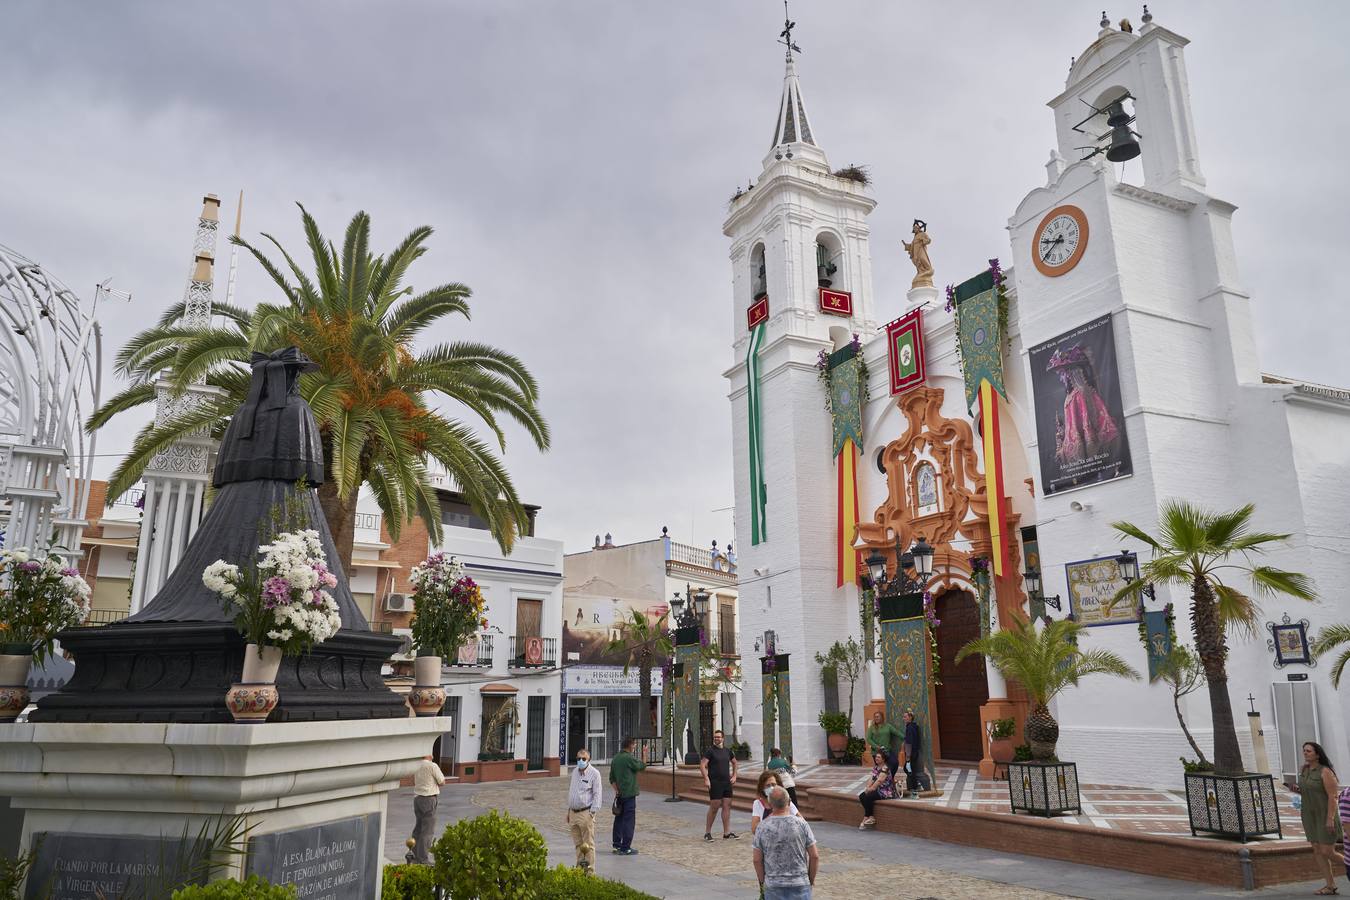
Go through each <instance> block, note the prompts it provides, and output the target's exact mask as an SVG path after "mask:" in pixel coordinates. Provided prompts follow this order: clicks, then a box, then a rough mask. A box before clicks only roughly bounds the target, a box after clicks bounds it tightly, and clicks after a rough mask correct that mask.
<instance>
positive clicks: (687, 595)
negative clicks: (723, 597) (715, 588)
mask: <svg viewBox="0 0 1350 900" xmlns="http://www.w3.org/2000/svg"><path fill="white" fill-rule="evenodd" d="M708 600H709V596H708V592H707V591H705V590H704V589H703V588H698V589H697V590H695V589H694V588H691V587H690V586H689V585H688V584H687V583H686V584H685V586H684V597H681V596H680V592H679V591H676V592H675V597H674V599H672V600H671V601H670V608H671V610H672V611H673V612H674V613H675V627H676V628H697V627H698V626H699V625H700V624H702V622H703V617H704V616H705V615H707V613H708ZM687 601H688V602H687Z"/></svg>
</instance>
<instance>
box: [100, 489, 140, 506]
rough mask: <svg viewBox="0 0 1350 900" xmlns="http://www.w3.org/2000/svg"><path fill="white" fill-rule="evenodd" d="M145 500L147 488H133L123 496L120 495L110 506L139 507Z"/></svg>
mask: <svg viewBox="0 0 1350 900" xmlns="http://www.w3.org/2000/svg"><path fill="white" fill-rule="evenodd" d="M144 501H145V488H132V489H131V490H129V491H127V492H126V493H125V494H123V495H122V496H120V497H118V498H117V499H116V500H114V501H113V502H112V503H109V504H108V505H109V506H132V507H139V506H140V505H141V504H142V503H143V502H144Z"/></svg>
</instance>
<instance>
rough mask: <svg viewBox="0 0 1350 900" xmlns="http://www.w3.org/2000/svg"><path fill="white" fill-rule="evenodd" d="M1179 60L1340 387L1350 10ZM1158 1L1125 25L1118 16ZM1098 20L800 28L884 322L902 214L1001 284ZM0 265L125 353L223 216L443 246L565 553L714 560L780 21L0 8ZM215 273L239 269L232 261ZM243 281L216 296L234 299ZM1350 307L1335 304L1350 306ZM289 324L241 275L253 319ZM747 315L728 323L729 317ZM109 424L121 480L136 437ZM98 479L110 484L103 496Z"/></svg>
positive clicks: (105, 6) (823, 130) (1254, 243)
mask: <svg viewBox="0 0 1350 900" xmlns="http://www.w3.org/2000/svg"><path fill="white" fill-rule="evenodd" d="M1152 8H1153V12H1154V15H1155V17H1156V21H1157V22H1158V23H1159V24H1161V25H1164V26H1166V27H1168V28H1171V29H1172V30H1174V31H1177V32H1179V33H1181V34H1183V35H1186V36H1187V37H1189V38H1191V39H1192V40H1193V41H1194V43H1193V44H1192V45H1191V46H1190V47H1189V48H1188V49H1187V63H1188V66H1189V73H1190V82H1191V89H1192V96H1193V103H1194V111H1195V121H1196V126H1197V128H1198V130H1199V140H1200V152H1201V157H1202V163H1201V164H1202V167H1203V170H1204V172H1205V175H1206V176H1207V178H1208V181H1209V188H1210V190H1211V192H1212V193H1214V194H1215V195H1216V196H1219V197H1222V198H1224V199H1226V200H1229V201H1232V202H1234V203H1236V204H1237V205H1238V206H1239V207H1240V209H1239V212H1238V213H1237V216H1236V220H1235V238H1236V241H1237V249H1238V254H1239V256H1238V258H1239V265H1240V268H1241V271H1242V275H1243V278H1244V281H1245V283H1246V286H1247V288H1248V289H1249V290H1250V291H1251V292H1252V294H1253V297H1254V306H1255V315H1256V321H1257V324H1258V327H1259V335H1258V341H1259V345H1260V349H1261V353H1262V359H1263V366H1264V368H1265V369H1266V370H1267V371H1271V372H1278V373H1281V374H1288V375H1293V376H1297V377H1301V378H1305V379H1309V380H1313V381H1318V382H1322V383H1330V384H1337V385H1350V354H1346V353H1345V352H1344V335H1345V334H1346V333H1347V331H1350V304H1348V303H1347V302H1346V295H1347V292H1346V289H1345V287H1344V285H1343V284H1342V283H1341V282H1337V281H1336V278H1337V277H1339V276H1338V274H1337V273H1340V272H1342V271H1343V266H1344V253H1345V252H1346V251H1345V244H1346V241H1347V238H1350V212H1347V210H1348V209H1350V203H1348V202H1347V201H1348V200H1350V198H1348V197H1347V193H1350V192H1348V191H1347V180H1346V174H1345V167H1344V162H1343V160H1344V158H1345V148H1346V146H1347V144H1350V126H1348V125H1347V117H1346V116H1345V115H1344V114H1343V107H1344V104H1343V103H1340V102H1338V99H1339V97H1340V95H1341V93H1343V91H1344V88H1345V86H1346V85H1347V84H1350V55H1347V54H1346V53H1345V52H1344V38H1345V35H1346V33H1347V32H1350V4H1318V5H1313V4H1283V3H1273V2H1269V0H1263V2H1250V3H1238V2H1195V0H1187V2H1186V3H1184V4H1183V3H1179V2H1176V0H1159V2H1157V3H1154V4H1152ZM1139 12H1140V11H1139V9H1138V8H1137V5H1136V4H1131V5H1130V6H1129V7H1117V8H1112V9H1110V10H1109V13H1110V15H1111V17H1112V20H1113V21H1116V20H1118V19H1119V18H1120V17H1121V16H1130V17H1131V18H1132V19H1134V21H1135V23H1136V25H1137V24H1138V16H1139ZM1100 13H1101V6H1100V4H1093V5H1087V4H1083V3H1066V2H1056V3H1050V2H1034V0H1033V2H1026V3H1020V4H1017V5H1015V6H1010V5H1008V4H1005V3H992V2H991V3H984V4H977V3H961V4H952V3H931V2H926V3H918V2H895V0H886V2H882V0H874V2H864V0H829V2H823V0H797V2H796V3H794V5H793V10H792V15H793V18H794V19H796V20H797V22H798V26H799V27H798V30H797V38H798V41H799V43H800V44H801V46H802V48H803V51H804V53H803V55H802V57H801V60H800V62H799V65H798V71H799V73H800V75H801V78H802V83H803V91H804V95H805V98H806V101H807V107H808V111H809V114H810V116H811V124H812V127H813V130H814V132H815V135H816V137H817V139H818V140H819V142H820V143H821V145H822V146H823V148H824V149H825V151H826V152H827V153H828V154H829V157H830V162H831V163H832V164H833V165H835V166H836V167H837V166H841V165H844V164H846V163H851V162H853V163H859V164H863V165H867V166H868V167H870V170H871V172H872V175H873V177H874V179H875V185H874V186H873V188H872V190H873V193H874V196H875V197H876V199H877V200H878V202H879V205H878V207H877V210H876V211H875V212H874V213H873V214H872V217H871V225H872V236H873V251H872V253H873V270H874V273H875V279H876V281H875V290H876V292H877V296H878V297H879V298H880V311H881V317H882V318H883V320H884V319H885V318H889V316H888V315H887V313H889V312H894V313H896V314H898V313H899V312H900V309H901V302H902V299H903V295H904V291H905V289H906V288H907V287H908V282H909V278H910V277H911V275H912V268H911V267H910V264H909V261H908V258H907V257H906V256H905V255H904V253H903V251H902V250H901V249H900V245H899V242H900V240H901V238H902V237H905V236H907V226H908V223H909V222H910V220H911V219H913V218H914V217H915V216H919V217H922V218H925V219H926V220H927V221H928V222H929V223H930V229H931V231H932V233H933V234H934V237H935V240H934V244H933V247H932V256H933V260H934V264H935V267H936V269H937V280H938V282H939V283H946V282H949V281H957V280H960V279H961V278H963V277H965V276H966V275H968V274H970V273H971V272H972V271H974V270H976V269H978V268H979V267H980V266H982V265H983V261H984V260H985V259H986V258H987V257H990V256H995V255H998V256H1003V257H1005V258H1006V257H1007V255H1008V250H1007V238H1006V232H1005V230H1004V229H1005V225H1006V222H1007V218H1008V216H1009V214H1010V213H1011V212H1012V210H1013V209H1014V207H1015V206H1016V204H1017V202H1018V201H1019V200H1020V199H1021V198H1022V197H1023V196H1024V195H1025V194H1026V192H1027V191H1028V190H1030V189H1031V188H1034V187H1036V186H1038V185H1040V184H1042V183H1043V182H1044V177H1045V170H1044V168H1043V164H1044V162H1045V160H1046V158H1047V155H1048V150H1049V148H1050V147H1051V146H1052V144H1053V143H1054V132H1053V122H1052V119H1051V115H1050V112H1049V110H1048V109H1046V107H1045V102H1046V101H1047V100H1049V99H1050V98H1052V97H1054V96H1055V95H1056V94H1057V93H1059V92H1060V91H1061V90H1062V89H1063V87H1064V78H1065V75H1066V73H1067V68H1068V64H1069V59H1070V57H1072V56H1075V55H1077V54H1079V53H1080V52H1081V51H1082V50H1083V49H1084V48H1085V47H1086V46H1087V45H1088V44H1089V43H1091V42H1092V41H1093V39H1094V38H1095V36H1096V32H1097V20H1098V18H1099V17H1100ZM5 18H6V30H7V32H8V37H7V38H6V42H5V51H4V53H3V54H0V106H3V109H4V113H5V117H4V118H5V127H4V135H5V140H4V141H3V143H0V161H2V162H0V243H4V244H7V245H9V246H11V247H13V248H15V249H17V250H19V251H21V252H22V253H24V254H26V255H27V256H29V257H32V258H34V259H36V260H38V261H40V262H41V263H43V264H44V265H46V266H47V267H48V268H49V269H50V270H51V271H52V272H54V273H55V274H56V275H57V276H59V277H60V278H62V279H64V280H65V281H66V282H67V283H68V284H69V285H71V286H72V287H74V288H75V289H76V290H77V291H79V292H81V293H84V294H88V293H90V292H92V286H93V285H94V283H95V282H97V281H101V280H102V279H104V278H108V277H111V278H112V279H113V286H114V287H115V288H120V289H122V290H129V291H131V292H132V294H133V299H132V301H131V303H130V304H129V305H120V306H113V307H109V308H107V309H106V310H105V313H104V316H103V321H104V324H105V340H106V342H107V343H106V348H105V349H106V351H107V353H106V355H107V356H109V357H111V356H112V354H113V352H114V351H115V350H116V348H118V347H120V346H121V344H122V343H123V341H125V339H126V338H127V337H128V336H129V335H131V334H132V333H133V332H134V331H135V330H137V329H138V328H140V327H143V326H144V325H145V324H147V323H148V322H149V321H150V320H152V319H154V318H156V317H157V316H158V315H159V313H160V311H161V310H162V308H163V307H164V306H165V305H166V304H168V303H171V302H174V301H176V300H178V299H179V298H180V297H181V295H182V292H183V286H184V282H185V278H186V275H187V272H188V268H189V262H190V250H191V240H192V229H193V227H194V225H195V219H196V216H197V213H198V210H199V209H200V198H201V195H202V194H203V193H205V192H208V191H209V192H214V193H217V194H219V195H220V196H221V197H222V199H223V200H224V201H225V208H224V210H223V211H222V212H223V216H222V218H225V219H228V220H230V221H232V220H233V216H234V198H235V197H236V195H237V194H238V192H239V191H240V190H241V189H242V190H244V191H245V214H244V231H245V232H246V234H247V235H248V236H256V235H257V234H258V232H260V231H268V232H271V233H273V234H275V235H276V236H277V237H278V238H279V239H280V240H281V241H282V242H283V243H284V244H286V245H287V246H296V247H299V246H301V245H302V238H301V235H300V229H299V218H298V214H297V212H296V209H295V206H294V203H295V202H296V201H300V202H303V203H304V204H305V205H306V207H308V208H309V209H310V210H311V211H312V212H313V213H314V214H315V215H316V216H317V218H318V219H319V221H320V223H321V225H322V227H323V228H324V229H325V230H326V231H327V232H329V233H330V234H333V235H335V236H337V237H338V238H339V239H340V235H341V231H342V229H343V228H344V227H345V225H346V222H347V220H348V219H349V218H350V217H351V215H352V214H353V213H354V212H355V211H357V210H359V209H364V210H366V211H367V212H369V213H370V214H371V216H372V217H373V221H374V228H375V245H376V247H377V248H388V247H391V246H392V245H393V244H394V243H395V242H396V241H397V240H398V239H399V238H400V237H402V235H404V234H405V233H406V232H407V231H408V230H409V229H410V228H411V227H413V226H415V225H418V224H423V223H425V224H429V225H431V226H433V227H434V228H435V232H436V233H435V235H434V236H433V238H432V240H431V248H432V252H431V253H430V254H428V255H427V256H426V257H424V258H423V260H422V261H420V262H419V263H418V265H417V267H415V268H414V269H413V270H412V273H411V282H412V283H413V284H414V285H416V286H424V287H426V286H431V285H433V284H438V283H441V282H444V281H450V280H457V281H463V282H465V283H467V284H469V285H471V286H472V287H473V289H474V293H475V298H474V306H473V312H474V316H473V321H472V322H471V323H467V324H462V323H459V322H455V323H453V326H452V328H453V330H451V331H448V332H447V333H445V334H443V335H437V336H436V337H437V338H438V339H454V338H458V337H472V338H475V339H480V340H487V341H490V342H492V343H495V344H497V345H499V346H501V347H503V348H506V349H509V350H511V351H513V352H515V353H517V354H518V355H520V356H521V357H522V358H523V359H524V360H525V361H526V362H527V363H528V364H529V366H530V367H531V369H532V370H533V371H534V373H535V374H536V376H537V377H538V378H539V380H540V382H541V384H542V386H543V392H544V393H543V408H544V411H545V414H546V415H547V417H548V418H549V420H550V423H551V425H552V428H553V434H554V447H553V449H552V451H551V452H549V453H548V454H546V455H541V454H539V453H537V452H535V451H534V450H533V449H532V448H531V447H530V445H529V444H528V442H527V441H525V440H524V439H523V438H521V437H520V436H517V437H516V439H515V440H514V441H513V442H512V443H511V444H510V446H509V447H508V454H507V461H508V463H509V465H510V467H511V469H512V471H513V472H514V473H515V477H516V479H517V484H518V487H519V488H520V491H521V494H522V495H523V497H524V498H525V499H526V500H527V501H528V502H533V503H538V504H541V505H542V506H543V508H544V509H543V514H542V518H541V524H540V533H541V534H542V535H545V536H549V537H557V538H562V539H564V540H565V541H566V542H567V547H568V550H569V551H570V550H576V549H583V548H584V547H586V546H589V545H590V542H591V540H592V537H593V536H594V535H595V534H596V533H604V532H606V531H612V532H613V534H614V537H615V540H616V541H619V542H627V541H633V540H641V539H644V538H648V537H653V536H655V535H656V534H658V533H659V532H660V529H661V526H662V525H669V526H670V528H671V531H672V533H673V534H674V535H675V536H676V537H677V538H679V539H681V540H686V541H689V542H691V543H696V544H700V545H702V544H706V543H707V541H708V540H710V539H712V538H714V537H716V538H718V539H720V541H721V542H722V543H725V542H726V540H727V539H728V538H729V537H730V534H731V514H730V512H729V511H727V510H726V508H727V507H729V506H730V505H731V504H732V494H731V463H730V458H731V456H730V446H731V434H730V425H729V419H730V415H729V406H728V403H727V399H726V386H725V382H724V381H723V379H722V378H721V372H722V371H723V370H724V369H725V368H726V367H727V365H728V364H729V363H730V349H729V345H730V334H731V321H732V315H733V311H732V310H731V308H730V307H731V300H730V267H729V264H728V262H727V247H726V241H725V239H724V238H723V236H722V234H721V223H722V220H723V218H724V216H725V213H726V206H727V200H728V198H729V197H730V196H731V194H732V193H733V192H734V190H735V189H736V188H737V187H738V186H743V185H745V183H746V182H747V181H748V180H750V179H751V178H757V177H758V173H759V164H760V159H761V157H762V156H763V153H764V151H765V149H766V146H767V144H768V141H769V139H770V136H771V127H772V119H773V116H774V113H775V112H776V111H777V104H778V96H779V91H780V85H781V79H782V68H783V66H782V48H781V47H780V46H779V45H778V44H776V43H775V41H776V38H777V34H778V31H779V29H780V28H781V27H782V18H783V10H782V6H781V5H780V4H779V3H777V2H776V0H735V2H731V0H687V2H680V3H670V2H667V3H655V2H638V0H614V2H600V0H594V2H593V0H573V2H568V3H562V2H534V3H525V2H491V3H489V2H479V3H461V2H401V0H400V2H388V0H386V2H380V3H375V2H336V0H326V2H281V3H263V2H258V0H244V2H235V3H228V4H219V3H198V2H173V3H170V2H158V3H150V2H144V3H137V2H119V3H98V4H95V3H76V2H62V0H57V2H51V0H10V2H9V3H7V4H6V11H5ZM220 259H221V262H222V263H224V262H225V261H226V253H225V251H224V250H223V248H222V251H221V253H220ZM224 269H225V266H224V265H223V264H222V265H220V266H219V267H218V273H219V280H218V290H220V291H222V294H223V282H224V276H223V270H224ZM1338 285H1340V286H1338ZM263 299H275V293H274V292H273V291H272V290H271V289H269V287H268V285H267V284H266V283H265V281H264V278H263V275H262V272H261V271H260V270H259V269H258V268H257V267H256V266H255V265H254V264H253V263H252V262H249V261H245V260H242V259H241V262H240V274H239V287H238V294H237V300H238V301H239V302H242V303H244V304H246V305H251V304H253V303H256V302H258V301H259V300H263ZM736 314H739V311H737V312H736ZM139 424H140V422H138V421H136V420H135V419H134V417H132V416H125V417H123V420H120V421H118V422H115V423H114V424H113V426H112V427H110V428H109V429H108V432H107V433H106V434H105V436H103V437H101V438H100V447H99V449H100V452H102V453H105V454H115V453H116V452H117V451H118V450H122V449H124V448H126V447H127V446H128V445H129V443H130V435H131V434H132V433H133V432H134V430H135V429H136V428H137V427H138V426H139ZM113 462H114V459H113V458H112V457H111V456H108V457H105V458H104V459H102V460H101V464H102V470H103V472H105V473H106V472H107V471H109V470H110V469H111V467H112V464H113Z"/></svg>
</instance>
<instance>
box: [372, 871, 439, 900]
mask: <svg viewBox="0 0 1350 900" xmlns="http://www.w3.org/2000/svg"><path fill="white" fill-rule="evenodd" d="M382 897H383V900H436V876H435V874H434V873H433V871H432V869H431V866H419V865H417V864H416V863H413V864H411V865H404V866H385V867H384V893H383V895H382Z"/></svg>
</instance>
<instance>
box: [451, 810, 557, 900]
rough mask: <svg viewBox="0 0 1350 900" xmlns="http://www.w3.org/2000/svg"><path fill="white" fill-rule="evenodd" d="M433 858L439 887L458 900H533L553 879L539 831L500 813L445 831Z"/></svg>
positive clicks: (478, 818) (493, 813)
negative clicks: (549, 876)
mask: <svg viewBox="0 0 1350 900" xmlns="http://www.w3.org/2000/svg"><path fill="white" fill-rule="evenodd" d="M431 852H432V854H433V855H434V856H435V858H436V864H435V867H434V868H435V877H436V883H437V884H439V885H440V886H441V887H443V888H448V889H449V891H450V895H451V896H452V897H455V898H456V900H458V898H461V897H462V898H464V900H469V898H473V900H534V898H535V896H536V893H537V892H538V886H539V884H540V883H541V882H542V881H543V880H544V878H545V876H546V874H547V873H548V847H547V846H546V845H545V844H544V837H543V835H541V834H540V833H539V830H538V829H537V828H535V827H534V826H533V825H531V824H530V823H529V822H527V821H525V820H524V819H517V818H516V817H515V816H512V815H507V814H501V813H498V812H497V811H496V810H495V809H494V810H492V811H491V812H489V813H486V814H485V815H481V816H478V817H477V818H474V819H462V820H460V821H459V822H456V823H455V824H454V825H451V826H449V827H448V828H446V829H445V833H444V834H442V835H441V836H440V838H439V839H438V840H437V841H436V843H435V844H433V845H432V848H431Z"/></svg>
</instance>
